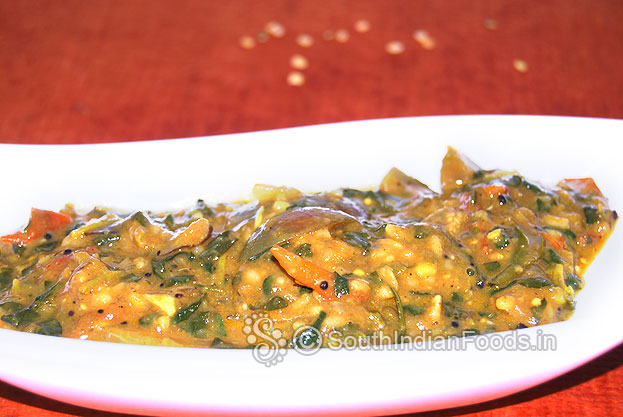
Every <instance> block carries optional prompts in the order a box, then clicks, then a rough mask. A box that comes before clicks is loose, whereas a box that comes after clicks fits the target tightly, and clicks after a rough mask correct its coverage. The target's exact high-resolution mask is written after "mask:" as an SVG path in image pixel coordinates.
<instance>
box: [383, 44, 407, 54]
mask: <svg viewBox="0 0 623 417" xmlns="http://www.w3.org/2000/svg"><path fill="white" fill-rule="evenodd" d="M404 51H405V44H404V43H402V42H400V41H390V42H387V43H386V44H385V52H387V53H388V54H390V55H400V54H401V53H403V52H404Z"/></svg>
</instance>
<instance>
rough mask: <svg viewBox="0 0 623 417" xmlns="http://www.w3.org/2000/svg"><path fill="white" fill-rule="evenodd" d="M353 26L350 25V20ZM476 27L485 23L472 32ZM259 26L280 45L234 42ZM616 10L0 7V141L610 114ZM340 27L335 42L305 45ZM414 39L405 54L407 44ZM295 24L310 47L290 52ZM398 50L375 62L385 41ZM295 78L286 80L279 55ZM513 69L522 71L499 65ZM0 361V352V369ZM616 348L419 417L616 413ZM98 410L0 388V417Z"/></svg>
mask: <svg viewBox="0 0 623 417" xmlns="http://www.w3.org/2000/svg"><path fill="white" fill-rule="evenodd" d="M360 18H365V19H367V20H369V21H370V24H371V30H370V32H368V33H365V34H359V33H356V32H355V31H354V30H353V23H354V22H355V21H356V20H357V19H360ZM487 18H493V19H495V20H496V21H497V22H498V29H497V30H489V29H486V28H485V26H484V24H483V22H484V20H485V19H487ZM270 20H277V21H279V22H280V23H282V24H283V25H284V26H285V28H286V36H285V37H284V38H281V39H271V40H269V41H268V42H267V43H265V44H258V45H257V47H256V48H254V49H252V50H244V49H242V48H240V47H239V46H238V40H239V38H240V36H241V35H244V34H249V35H253V36H255V35H256V34H257V32H258V31H259V30H261V29H262V28H263V26H264V25H265V24H266V23H267V22H268V21H270ZM621 22H623V1H620V0H610V1H606V0H603V1H592V0H583V1H580V0H557V1H542V0H443V1H440V0H437V1H435V0H429V1H417V0H410V1H407V0H387V1H380V0H357V1H344V0H315V1H313V0H299V1H285V0H282V1H276V0H272V1H261V2H260V1H252V0H246V1H245V0H237V1H233V0H229V1H218V2H217V1H208V0H194V1H156V0H151V1H132V0H115V1H99V0H97V1H88V2H87V1H80V0H65V1H31V0H23V1H0V142H16V143H93V142H115V141H125V140H146V139H162V138H176V137H187V136H203V135H213V134H220V133H232V132H244V131H253V130H261V129H272V128H279V127H287V126H298V125H307V124H316V123H327V122H336V121H344V120H357V119H369V118H381V117H398V116H419V115H439V114H483V113H504V114H555V115H573V116H591V117H610V118H623V24H622V23H621ZM340 28H345V29H348V30H349V31H350V34H351V37H350V40H349V41H348V42H346V43H344V44H340V43H337V42H335V41H332V42H329V41H324V40H322V36H321V35H322V33H323V32H324V31H325V30H327V29H333V30H335V29H340ZM416 29H426V30H428V32H429V33H430V34H431V36H432V37H434V39H435V40H436V47H435V48H434V49H433V50H429V51H428V50H424V49H422V48H421V47H420V46H419V45H418V44H417V43H416V42H415V41H414V40H413V39H412V37H411V34H412V33H413V31H414V30H416ZM301 32H306V33H309V34H311V35H312V36H314V38H315V41H316V43H315V44H314V46H313V47H311V48H309V49H303V48H301V47H299V46H297V45H296V43H295V41H294V39H295V35H296V34H298V33H301ZM390 40H401V41H403V42H404V43H405V46H406V50H405V52H404V53H403V54H401V55H398V56H390V55H388V54H387V53H386V52H385V51H384V45H385V43H386V42H388V41H390ZM294 53H302V54H303V55H305V56H306V57H307V58H308V59H309V62H310V67H309V68H308V69H307V70H305V71H304V72H305V75H306V79H307V82H306V83H305V85H304V86H302V87H291V86H288V85H287V84H286V82H285V79H286V75H287V73H288V72H289V70H290V69H289V64H288V61H289V58H290V56H291V55H292V54H294ZM514 59H523V60H525V61H526V62H527V63H528V68H529V69H528V72H526V73H520V72H518V71H516V70H515V69H513V65H512V62H513V60H514ZM3 360H6V358H5V359H3ZM622 364H623V348H621V347H619V348H617V349H615V350H614V351H612V352H610V353H608V354H606V355H604V356H602V357H601V358H599V359H597V360H595V361H593V362H591V363H589V364H588V365H586V366H584V367H582V368H580V369H579V370H576V371H574V372H572V373H570V374H568V375H565V376H563V377H560V378H558V379H556V380H554V381H552V382H549V383H546V384H544V385H541V386H539V387H536V388H533V389H531V390H528V391H525V392H523V393H520V394H516V395H514V396H511V397H507V398H504V399H500V400H496V401H493V402H490V403H485V404H480V405H476V406H470V407H465V408H460V409H453V410H446V411H443V412H440V413H431V414H430V415H443V416H452V415H474V416H476V415H477V416H541V415H554V416H575V415H578V416H579V415H582V416H601V415H604V416H605V415H608V416H614V415H623V388H621V387H622V386H623V369H622V367H621V365H622ZM0 366H1V365H0ZM34 414H36V415H44V416H48V415H63V414H70V415H80V416H91V415H97V416H100V415H101V416H104V415H109V414H106V413H101V412H97V411H92V410H87V409H82V408H78V407H73V406H70V405H66V404H62V403H58V402H55V401H52V400H48V399H44V398H41V397H38V396H35V395H32V394H29V393H27V392H25V391H21V390H19V389H16V388H13V387H11V386H9V385H6V384H2V383H0V415H3V416H9V415H10V416H29V415H34Z"/></svg>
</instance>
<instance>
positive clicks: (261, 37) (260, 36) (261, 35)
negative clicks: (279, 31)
mask: <svg viewBox="0 0 623 417" xmlns="http://www.w3.org/2000/svg"><path fill="white" fill-rule="evenodd" d="M256 38H257V41H258V42H259V43H265V42H268V33H266V32H264V31H263V30H260V31H259V32H258V33H257V36H256Z"/></svg>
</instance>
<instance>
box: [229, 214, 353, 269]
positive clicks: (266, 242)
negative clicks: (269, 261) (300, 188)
mask: <svg viewBox="0 0 623 417" xmlns="http://www.w3.org/2000/svg"><path fill="white" fill-rule="evenodd" d="M338 224H343V225H344V226H346V225H349V226H350V225H354V226H355V227H357V228H358V229H359V230H361V228H362V226H361V224H360V223H359V221H357V219H356V218H355V217H353V216H351V215H349V214H346V213H344V212H343V211H339V210H333V209H330V208H325V207H300V208H295V209H292V210H288V211H286V212H285V213H283V214H280V215H278V216H275V217H273V218H271V219H269V220H267V221H266V222H265V223H264V224H263V225H261V226H260V227H258V228H257V230H256V231H255V232H254V233H253V234H252V235H251V237H250V238H249V240H248V241H247V243H246V245H245V246H244V248H243V249H242V252H241V253H240V259H241V260H249V259H254V258H256V257H257V256H259V255H261V254H262V253H264V252H266V251H268V250H269V249H270V248H272V247H273V245H279V244H281V243H283V242H285V241H286V240H289V239H292V238H293V237H295V236H298V235H301V234H304V233H310V232H315V231H316V230H320V229H322V228H325V227H332V226H336V225H338Z"/></svg>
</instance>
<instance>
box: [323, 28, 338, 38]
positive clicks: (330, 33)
mask: <svg viewBox="0 0 623 417" xmlns="http://www.w3.org/2000/svg"><path fill="white" fill-rule="evenodd" d="M334 37H335V34H334V33H333V31H332V30H331V29H328V30H325V31H324V32H323V33H322V39H324V40H325V41H332V40H333V38H334Z"/></svg>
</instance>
